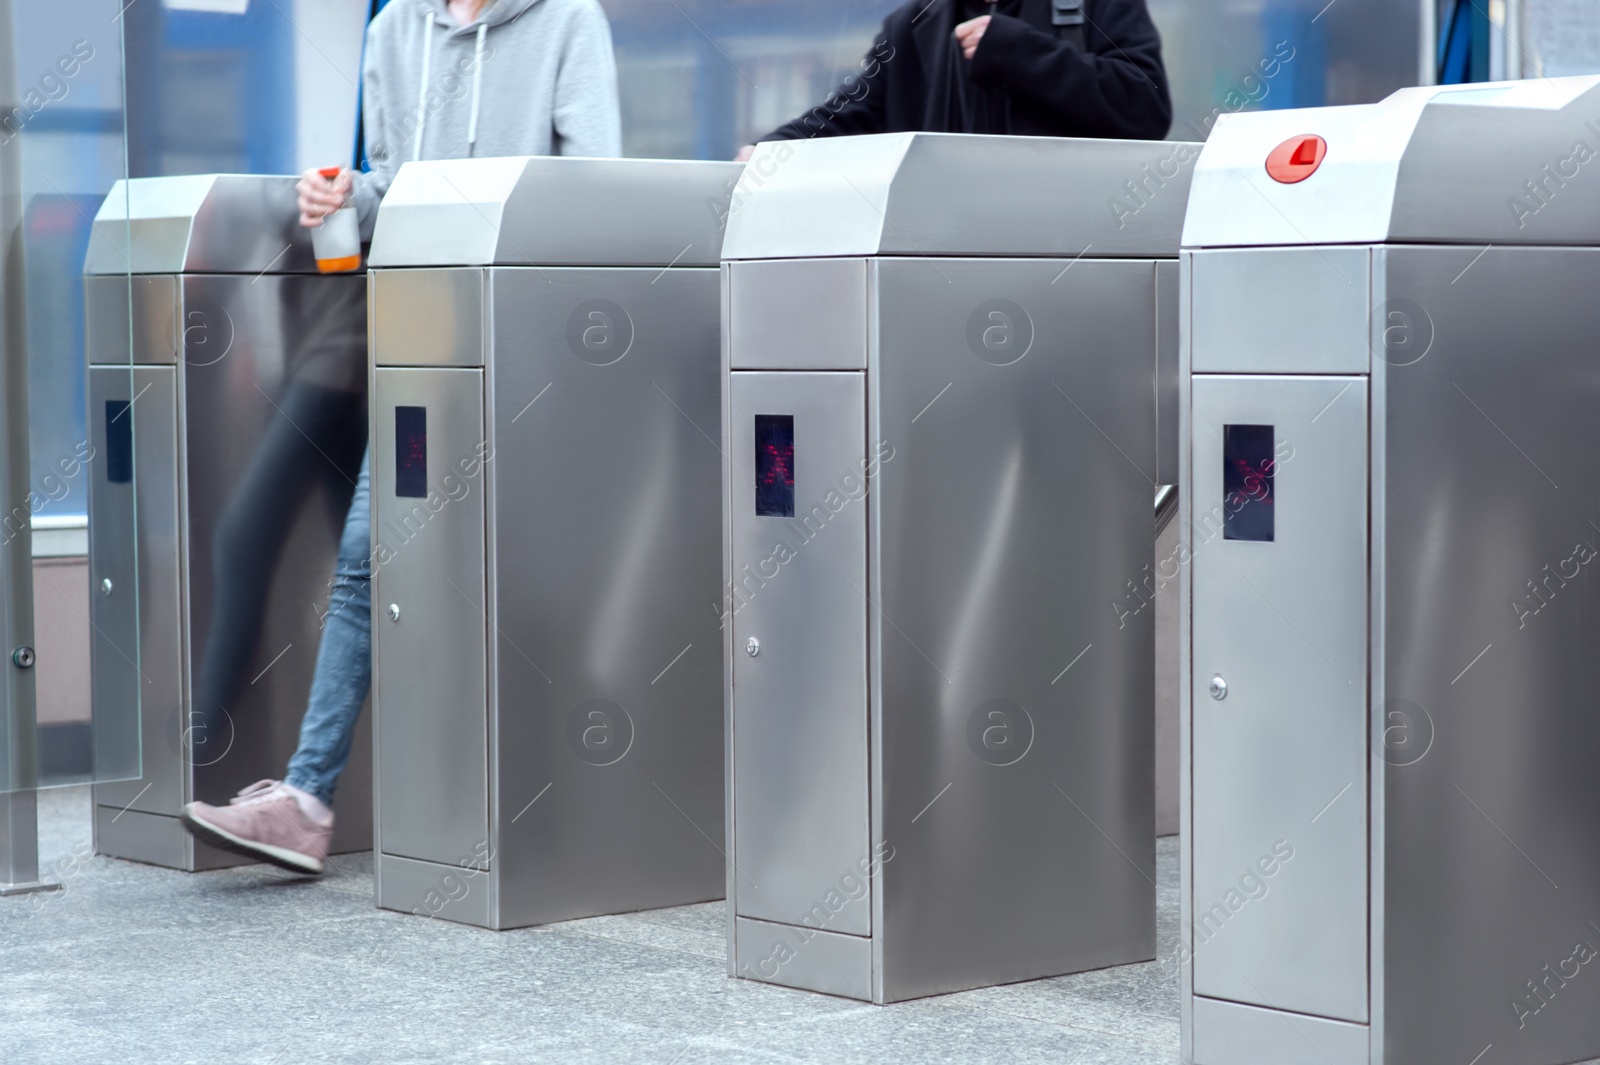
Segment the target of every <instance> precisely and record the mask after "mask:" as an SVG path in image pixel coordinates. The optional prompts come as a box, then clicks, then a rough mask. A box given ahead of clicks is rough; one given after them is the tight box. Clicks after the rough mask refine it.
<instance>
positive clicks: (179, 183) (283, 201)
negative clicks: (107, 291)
mask: <svg viewBox="0 0 1600 1065" xmlns="http://www.w3.org/2000/svg"><path fill="white" fill-rule="evenodd" d="M296 180H297V179H296V178H293V177H279V176H261V175H251V174H196V175H193V176H189V177H158V178H131V179H128V180H123V181H118V182H117V183H116V184H115V185H113V186H111V191H110V193H108V194H107V195H106V198H105V202H104V203H102V204H101V205H100V210H99V211H98V212H97V213H96V214H95V216H94V228H93V231H92V233H91V235H90V237H89V254H88V256H87V257H86V259H85V262H84V267H83V272H84V273H86V274H126V273H135V274H181V273H207V274H246V273H248V274H259V273H266V272H269V271H270V272H271V273H274V274H314V273H316V272H317V263H316V259H315V257H314V256H313V255H312V252H311V231H310V230H309V229H305V228H303V227H302V226H301V225H300V209H299V207H298V206H297V204H296V200H295V192H294V187H295V182H296Z"/></svg>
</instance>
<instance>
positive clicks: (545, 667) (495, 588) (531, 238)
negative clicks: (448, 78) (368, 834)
mask: <svg viewBox="0 0 1600 1065" xmlns="http://www.w3.org/2000/svg"><path fill="white" fill-rule="evenodd" d="M739 173H740V168H739V166H738V165H737V164H731V163H727V164H725V163H690V162H658V161H641V160H597V159H562V158H516V159H484V160H472V161H462V162H439V163H412V164H408V165H406V166H405V167H403V168H402V169H401V170H400V173H399V175H398V176H397V177H396V179H395V182H394V185H393V186H392V187H391V188H390V190H389V193H388V195H387V196H386V197H385V199H384V203H383V207H382V209H381V210H380V212H379V216H378V224H377V230H376V233H375V236H374V241H373V247H372V256H371V263H372V265H373V266H374V267H375V268H376V269H374V270H373V272H372V274H371V275H370V276H371V279H372V313H373V334H372V335H373V350H374V357H375V363H376V368H375V369H374V371H373V375H374V376H373V386H372V395H373V400H372V419H373V428H374V447H373V452H372V503H373V537H374V562H375V563H376V575H375V584H374V592H373V611H374V627H375V633H374V637H375V639H374V652H375V680H374V686H373V698H374V710H375V714H374V717H375V721H376V728H377V758H378V787H377V801H378V834H377V835H378V848H377V849H378V904H379V905H380V906H384V907H387V908H390V909H398V910H405V911H410V912H416V913H421V914H424V915H427V916H436V917H444V918H448V919H450V920H454V921H461V922H465V923H468V924H476V925H482V926H487V927H490V928H512V927H518V926H524V925H532V924H542V923H546V922H550V921H559V920H565V919H569V918H576V917H586V916H593V915H597V914H605V913H618V912H624V911H629V910H640V909H646V908H652V907H663V906H671V905H678V904H684V903H690V902H699V901H704V900H708V899H717V898H721V897H722V892H723V881H722V873H723V856H722V854H721V853H720V850H719V847H718V846H717V843H716V840H717V837H718V835H719V832H720V829H721V825H722V820H723V798H722V749H723V742H722V716H721V676H722V647H721V642H720V640H719V637H718V633H717V617H718V614H717V610H716V607H715V603H716V599H717V586H718V581H719V573H720V565H719V562H720V556H719V550H720V545H721V541H720V528H721V526H720V523H719V514H720V510H719V502H720V492H719V485H720V480H719V475H718V472H717V471H718V464H719V463H720V461H721V459H720V457H719V455H718V449H717V416H718V395H719V379H720V374H719V360H718V354H717V352H718V347H717V322H718V304H717V299H718V278H717V271H716V270H715V269H714V266H715V264H716V263H717V256H718V251H719V249H720V247H721V232H720V228H721V224H722V220H723V217H724V216H725V214H726V209H727V204H728V199H729V196H730V193H731V191H732V188H733V185H734V182H735V180H736V179H737V177H738V175H739Z"/></svg>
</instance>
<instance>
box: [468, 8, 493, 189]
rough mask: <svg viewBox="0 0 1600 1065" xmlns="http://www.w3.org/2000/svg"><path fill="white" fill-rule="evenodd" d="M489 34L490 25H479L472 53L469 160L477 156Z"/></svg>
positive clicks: (481, 23) (484, 23) (485, 23)
mask: <svg viewBox="0 0 1600 1065" xmlns="http://www.w3.org/2000/svg"><path fill="white" fill-rule="evenodd" d="M488 32H489V24H488V23H487V22H482V21H480V22H479V23H478V46H477V49H476V50H475V51H474V52H473V53H472V117H471V118H470V119H468V120H467V158H468V159H470V158H472V157H473V156H474V155H476V154H477V147H478V100H479V98H480V97H481V96H482V90H483V37H484V34H486V33H488Z"/></svg>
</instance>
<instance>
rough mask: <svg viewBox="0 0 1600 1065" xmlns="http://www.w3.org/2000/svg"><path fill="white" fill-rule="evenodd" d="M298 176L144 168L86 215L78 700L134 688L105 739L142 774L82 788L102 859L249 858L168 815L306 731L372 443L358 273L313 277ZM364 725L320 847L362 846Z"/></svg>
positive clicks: (249, 770) (189, 865) (280, 764)
mask: <svg viewBox="0 0 1600 1065" xmlns="http://www.w3.org/2000/svg"><path fill="white" fill-rule="evenodd" d="M294 187H295V179H294V178H292V177H248V176H234V175H209V176H197V177H175V178H140V179H135V180H131V181H127V182H118V183H117V184H116V185H115V186H113V188H112V190H111V193H110V194H109V195H108V196H107V197H106V200H105V203H104V205H103V206H102V207H101V209H100V211H99V213H98V214H97V215H96V217H95V221H94V231H93V237H92V239H91V242H90V246H89V254H88V259H87V263H86V265H85V274H86V275H87V276H86V277H85V280H84V288H85V301H86V308H87V319H88V350H89V381H88V395H89V411H88V423H89V433H90V442H91V443H92V445H93V448H94V455H95V456H96V458H95V461H94V462H92V463H90V464H89V468H90V470H91V471H92V478H93V480H92V482H91V486H90V492H89V522H90V526H89V527H90V537H89V573H90V585H91V587H90V601H91V607H90V621H91V622H92V625H93V633H92V636H91V645H90V663H91V666H90V668H91V673H92V688H91V692H92V696H91V697H92V698H93V700H94V702H95V719H96V721H100V720H102V718H103V717H106V718H111V719H115V718H116V717H118V715H116V714H111V713H108V712H105V711H104V710H103V708H104V707H108V706H116V705H119V704H125V703H128V702H130V701H132V700H135V699H137V698H138V697H139V693H140V692H141V691H142V693H143V703H142V706H141V707H140V710H139V713H140V715H141V726H140V732H141V735H140V736H139V737H122V736H116V735H110V734H105V733H103V732H102V733H100V734H97V735H96V738H95V741H96V743H97V744H99V745H105V744H123V743H134V742H137V743H140V744H141V745H142V748H143V769H144V775H143V777H142V778H141V779H139V780H134V781H131V782H125V783H117V784H102V785H99V786H97V787H96V788H95V789H94V802H95V847H96V849H97V850H98V852H99V853H101V854H110V855H114V856H116V857H120V858H132V859H135V860H137V861H142V862H150V863H153V864H156V865H165V866H169V867H171V868H176V869H188V870H199V869H214V868H219V867H222V866H229V865H238V864H241V863H244V862H246V861H249V859H247V858H243V857H240V856H238V855H235V854H231V853H228V852H225V851H222V850H218V849H216V848H213V847H210V846H208V845H207V844H205V843H203V842H200V841H198V840H196V839H195V838H194V837H193V836H191V835H190V834H189V832H188V831H186V830H185V829H184V828H183V826H182V825H181V824H180V823H179V821H178V812H179V810H180V809H181V808H182V807H183V805H184V804H185V803H187V802H190V801H196V800H198V801H203V802H209V803H214V804H226V803H227V801H228V800H229V799H230V798H231V797H232V796H233V795H234V794H235V793H237V792H238V791H239V790H240V789H241V788H244V787H246V786H248V785H250V784H252V783H254V782H255V781H257V780H260V779H263V778H267V777H272V778H277V777H282V776H283V774H284V770H285V767H286V764H287V762H288V760H289V756H290V755H291V754H292V753H293V752H294V750H295V747H296V745H297V743H298V740H299V735H300V722H301V718H302V717H303V715H304V712H305V707H306V697H307V695H308V693H309V691H310V688H311V676H312V671H313V668H314V665H315V663H316V658H317V647H318V645H319V642H320V636H321V632H320V630H321V623H322V617H323V615H324V614H325V613H326V611H327V609H328V606H327V604H328V591H329V581H330V579H331V577H332V574H333V564H334V557H335V554H336V552H337V548H338V542H339V533H340V530H341V529H342V527H343V525H344V516H345V512H346V510H347V509H348V507H349V503H350V498H351V494H352V493H353V492H354V490H355V481H356V476H357V474H358V473H359V471H360V468H361V455H362V450H363V448H364V447H365V444H366V279H365V278H364V277H363V276H362V275H360V274H350V275H339V276H328V277H323V276H320V275H318V274H317V269H316V264H315V262H314V260H313V259H312V255H311V240H310V237H309V235H308V231H307V230H304V229H302V228H301V227H300V226H299V225H298V224H297V219H298V214H299V211H298V208H297V207H296V206H295V191H294ZM130 275H131V276H130ZM130 316H131V320H130ZM130 327H131V328H130ZM130 336H131V338H132V339H131V341H130ZM135 474H137V476H135ZM366 736H367V732H366V729H365V726H363V728H362V732H361V733H360V734H359V735H358V738H357V741H356V744H355V753H354V755H353V756H352V758H351V761H350V766H349V768H348V769H347V770H346V772H345V774H344V777H343V779H342V780H341V782H340V786H339V798H338V821H337V826H336V830H335V833H334V838H333V847H332V849H333V851H334V853H339V852H344V851H354V850H366V849H367V848H368V847H370V846H371V842H372V814H371V809H372V799H371V756H370V741H369V740H368V739H367V738H366Z"/></svg>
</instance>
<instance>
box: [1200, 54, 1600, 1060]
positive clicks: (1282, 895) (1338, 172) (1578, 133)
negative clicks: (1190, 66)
mask: <svg viewBox="0 0 1600 1065" xmlns="http://www.w3.org/2000/svg"><path fill="white" fill-rule="evenodd" d="M1596 115H1600V80H1597V79H1592V78H1584V79H1558V80H1554V81H1550V80H1541V81H1537V82H1532V81H1530V82H1524V83H1519V84H1514V85H1489V86H1472V87H1459V88H1453V89H1448V90H1440V89H1433V88H1423V89H1409V90H1405V91H1403V92H1400V93H1397V94H1395V95H1394V96H1392V97H1390V98H1389V99H1388V100H1386V101H1384V102H1382V103H1379V104H1375V105H1372V106H1365V107H1348V108H1331V109H1327V110H1313V111H1277V112H1264V113H1260V114H1252V115H1240V116H1224V117H1223V118H1222V119H1221V120H1220V121H1219V122H1218V124H1217V128H1216V131H1215V132H1214V133H1213V135H1212V137H1211V140H1210V142H1209V143H1208V145H1207V146H1206V149H1205V153H1204V154H1203V155H1202V157H1201V161H1200V163H1199V165H1198V167H1197V169H1196V172H1195V179H1194V195H1193V198H1192V201H1191V205H1190V212H1189V217H1188V221H1187V224H1186V226H1185V230H1184V247H1185V250H1184V254H1183V279H1182V284H1183V286H1184V289H1183V291H1184V297H1185V306H1186V308H1187V317H1186V322H1185V326H1186V328H1185V334H1184V335H1185V340H1184V345H1183V398H1182V403H1181V406H1182V410H1183V418H1184V430H1183V441H1184V455H1183V458H1182V462H1183V463H1184V466H1183V471H1184V486H1185V490H1184V493H1183V494H1184V500H1183V504H1182V523H1183V528H1184V530H1185V535H1186V537H1187V538H1188V544H1187V550H1186V551H1185V552H1184V557H1185V559H1186V560H1187V564H1186V566H1185V568H1184V577H1183V580H1182V594H1183V602H1184V609H1185V611H1186V614H1187V616H1189V617H1190V618H1191V622H1190V624H1191V631H1190V633H1189V636H1188V639H1186V640H1185V641H1184V652H1183V653H1184V661H1183V669H1184V674H1185V685H1184V691H1185V703H1184V708H1183V729H1184V731H1183V735H1184V741H1183V743H1184V747H1183V759H1182V765H1183V769H1184V774H1185V777H1184V787H1183V796H1184V811H1183V814H1184V841H1183V863H1182V864H1183V895H1182V913H1183V919H1182V923H1181V934H1182V937H1183V941H1182V950H1181V952H1180V960H1181V963H1182V974H1183V975H1182V981H1183V999H1182V1003H1183V1038H1184V1043H1183V1047H1184V1050H1183V1056H1184V1060H1185V1061H1188V1062H1197V1063H1203V1065H1353V1063H1357V1062H1359V1063H1361V1065H1369V1063H1371V1065H1379V1063H1384V1065H1411V1063H1432V1062H1461V1063H1463V1065H1465V1063H1468V1062H1473V1061H1482V1062H1485V1063H1487V1062H1517V1063H1522V1065H1555V1063H1559V1062H1570V1061H1575V1060H1578V1059H1584V1058H1592V1057H1595V1056H1597V1055H1600V973H1597V972H1596V971H1594V970H1595V969H1596V966H1595V964H1594V959H1595V958H1596V956H1597V950H1600V906H1597V903H1596V900H1597V899H1600V863H1597V862H1596V860H1595V854H1596V848H1597V841H1600V777H1597V775H1596V773H1595V771H1594V764H1593V763H1594V757H1595V752H1596V751H1600V715H1597V714H1596V712H1595V707H1596V705H1597V704H1600V673H1597V672H1596V670H1595V658H1596V656H1595V650H1596V641H1595V629H1594V622H1593V620H1592V613H1593V610H1594V608H1595V602H1596V598H1595V597H1596V590H1597V588H1600V585H1596V583H1595V580H1596V578H1595V575H1594V573H1593V571H1592V567H1591V562H1592V560H1594V559H1595V558H1596V557H1597V554H1600V548H1597V546H1596V545H1597V544H1600V497H1597V495H1596V490H1595V486H1596V484H1597V483H1600V447H1597V446H1596V445H1597V444H1600V440H1597V437H1596V432H1597V425H1600V419H1597V417H1596V414H1597V412H1600V377H1597V375H1596V370H1595V358H1594V344H1595V336H1596V335H1597V333H1600V302H1597V301H1596V298H1595V293H1596V292H1597V291H1600V213H1597V212H1596V211H1595V209H1594V202H1595V201H1594V196H1593V194H1592V192H1591V191H1590V190H1589V189H1587V188H1586V186H1585V182H1588V181H1590V180H1592V179H1593V178H1594V175H1592V174H1591V173H1589V170H1588V168H1589V167H1593V166H1595V165H1596V164H1595V163H1594V162H1593V160H1594V158H1595V154H1596V152H1595V146H1596V145H1597V141H1596V133H1595V127H1594V126H1593V124H1592V120H1593V119H1594V117H1595V116H1596ZM1191 489H1192V490H1191Z"/></svg>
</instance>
